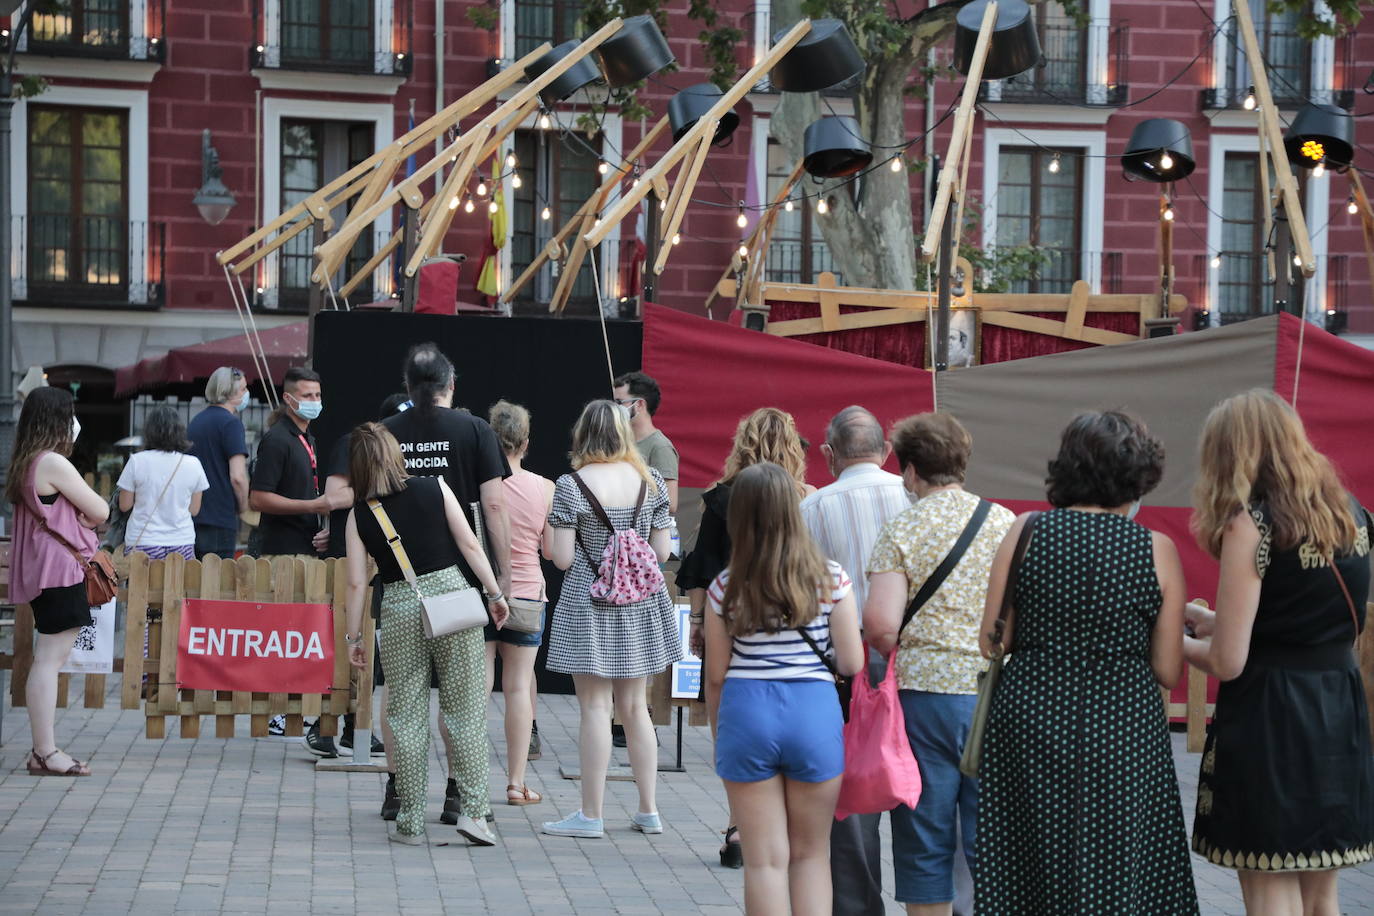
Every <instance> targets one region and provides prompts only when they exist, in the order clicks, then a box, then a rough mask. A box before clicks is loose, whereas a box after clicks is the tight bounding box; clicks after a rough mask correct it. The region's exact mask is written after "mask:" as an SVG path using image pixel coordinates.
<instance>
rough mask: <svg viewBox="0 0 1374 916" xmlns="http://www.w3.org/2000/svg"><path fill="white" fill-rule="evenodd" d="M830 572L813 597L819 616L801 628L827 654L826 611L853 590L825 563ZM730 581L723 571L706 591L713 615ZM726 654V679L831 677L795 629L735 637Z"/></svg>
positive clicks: (845, 578) (833, 565)
mask: <svg viewBox="0 0 1374 916" xmlns="http://www.w3.org/2000/svg"><path fill="white" fill-rule="evenodd" d="M826 565H827V566H828V567H829V570H830V583H829V592H828V593H822V594H820V595H817V596H816V597H817V603H818V604H819V606H820V608H819V613H817V614H816V616H815V617H814V618H812V620H811V622H810V623H808V624H807V625H806V627H805V630H806V635H807V636H810V637H811V640H812V642H814V643H815V644H816V649H819V650H820V651H821V652H822V653H824V654H826V655H829V654H830V651H831V650H830V612H831V611H832V610H834V609H835V605H836V604H838V603H839V602H840V600H841V599H842V598H844V596H845V595H848V594H849V592H850V590H851V589H852V588H853V585H852V583H851V582H850V581H849V576H847V575H845V571H844V570H843V569H841V568H840V564H838V563H836V562H835V561H834V560H828V561H827V562H826ZM729 581H730V570H729V569H726V570H724V571H722V572H721V574H720V575H718V576H716V578H715V581H713V582H712V583H711V586H710V587H709V588H708V589H706V603H707V604H708V605H709V606H710V608H711V610H712V611H713V612H714V613H716V614H722V611H721V604H722V602H723V601H724V600H725V585H726V583H727V582H729ZM733 643H734V645H733V647H732V650H731V653H730V668H729V670H728V671H726V673H725V676H726V677H727V678H732V677H739V678H748V679H752V680H765V681H809V680H817V681H828V680H831V679H832V678H833V677H834V676H833V675H832V674H831V673H830V672H829V670H828V669H827V668H826V667H825V664H824V663H823V662H822V661H821V660H820V658H819V657H818V656H817V655H816V649H812V648H811V646H810V645H808V644H807V642H806V640H805V639H803V638H802V637H801V634H800V633H799V632H798V631H797V630H795V629H787V630H779V631H778V632H777V633H767V632H758V633H751V634H750V635H748V636H736V637H734V640H733Z"/></svg>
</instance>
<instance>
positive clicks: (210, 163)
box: [191, 127, 237, 226]
mask: <svg viewBox="0 0 1374 916" xmlns="http://www.w3.org/2000/svg"><path fill="white" fill-rule="evenodd" d="M200 174H201V183H200V190H199V191H197V192H196V196H195V197H193V198H191V203H193V204H195V205H196V209H197V210H199V211H200V215H201V218H202V219H204V220H205V221H206V222H207V223H209V224H210V225H212V226H218V225H219V224H220V223H222V222H224V218H225V217H226V216H228V215H229V211H230V210H232V209H233V208H234V204H235V203H237V201H236V200H235V199H234V194H233V192H232V191H230V190H229V189H228V188H226V187H225V186H224V181H223V171H222V170H221V169H220V165H219V152H218V151H216V150H215V148H214V147H213V146H211V145H210V129H209V128H208V127H207V128H206V129H205V130H204V131H202V132H201V135H200Z"/></svg>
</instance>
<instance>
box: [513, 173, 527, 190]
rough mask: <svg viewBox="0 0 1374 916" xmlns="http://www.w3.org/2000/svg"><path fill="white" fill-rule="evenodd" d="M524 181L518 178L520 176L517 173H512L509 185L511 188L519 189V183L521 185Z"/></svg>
mask: <svg viewBox="0 0 1374 916" xmlns="http://www.w3.org/2000/svg"><path fill="white" fill-rule="evenodd" d="M524 183H525V182H524V181H523V180H522V179H521V178H520V176H519V175H518V174H517V175H512V176H510V186H511V187H512V188H516V189H519V187H520V186H521V185H523V184H524Z"/></svg>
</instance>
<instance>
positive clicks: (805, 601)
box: [706, 462, 864, 916]
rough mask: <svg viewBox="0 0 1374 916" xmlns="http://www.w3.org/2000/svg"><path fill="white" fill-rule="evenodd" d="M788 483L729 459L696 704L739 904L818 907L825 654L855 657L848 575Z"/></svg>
mask: <svg viewBox="0 0 1374 916" xmlns="http://www.w3.org/2000/svg"><path fill="white" fill-rule="evenodd" d="M794 484H795V479H794V478H793V477H792V476H791V474H790V473H789V472H787V471H786V470H784V469H783V468H781V467H779V466H778V465H776V464H772V463H771V462H762V463H760V464H755V465H751V466H750V467H748V468H745V469H744V470H743V471H741V472H740V473H739V475H738V476H737V477H736V478H735V485H734V495H733V496H732V497H731V500H730V517H729V526H730V539H731V544H732V552H731V555H730V565H729V568H728V569H726V570H724V571H723V572H721V573H720V575H718V576H716V577H715V579H714V580H713V581H712V582H711V586H710V588H709V589H708V590H707V595H708V597H707V604H708V607H709V608H710V613H709V614H708V615H707V617H706V683H707V701H706V709H707V712H708V713H709V715H710V717H711V722H712V724H713V725H715V727H716V729H717V731H716V775H718V776H719V777H720V778H721V780H722V781H723V782H724V783H725V792H726V794H727V795H728V796H729V797H730V808H731V810H732V811H734V813H735V815H736V816H737V817H738V818H739V823H740V827H741V829H742V830H743V833H744V836H745V837H746V839H747V842H746V843H745V844H744V846H743V853H744V910H745V912H746V913H749V914H750V916H761V914H773V913H777V914H783V913H795V914H802V913H815V914H820V913H829V912H830V909H831V903H832V892H831V882H830V827H831V824H832V823H833V822H834V814H835V802H836V800H837V799H838V798H839V793H840V777H841V775H842V774H843V772H844V735H843V720H842V716H841V712H840V704H839V698H838V695H837V694H836V691H835V685H834V676H833V675H832V674H831V671H830V668H831V665H832V664H833V666H834V668H835V670H837V671H838V672H839V673H840V674H844V675H853V674H855V673H857V672H858V671H859V670H860V668H862V667H863V663H864V651H863V644H862V641H861V638H860V636H859V614H858V609H857V608H856V607H855V605H854V596H853V594H852V593H851V591H852V584H851V583H850V581H849V577H848V575H847V574H846V573H845V571H844V570H843V569H841V568H840V565H839V564H838V563H835V562H834V561H832V560H827V559H826V558H825V557H824V556H822V554H821V551H820V548H818V547H817V546H816V543H815V541H814V540H812V538H811V533H810V532H809V531H808V529H807V527H806V524H805V523H804V522H803V521H802V516H801V509H800V506H799V501H798V499H797V498H796V488H795V486H794ZM831 655H833V656H834V662H833V663H832V662H830V661H829V660H828V656H831Z"/></svg>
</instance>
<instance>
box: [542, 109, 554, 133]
mask: <svg viewBox="0 0 1374 916" xmlns="http://www.w3.org/2000/svg"><path fill="white" fill-rule="evenodd" d="M552 126H553V122H552V121H550V120H549V113H548V112H547V111H541V112H540V113H539V129H540V130H548V129H549V128H550V127H552Z"/></svg>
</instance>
